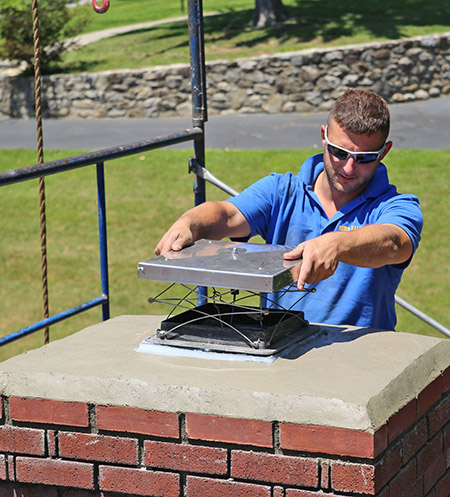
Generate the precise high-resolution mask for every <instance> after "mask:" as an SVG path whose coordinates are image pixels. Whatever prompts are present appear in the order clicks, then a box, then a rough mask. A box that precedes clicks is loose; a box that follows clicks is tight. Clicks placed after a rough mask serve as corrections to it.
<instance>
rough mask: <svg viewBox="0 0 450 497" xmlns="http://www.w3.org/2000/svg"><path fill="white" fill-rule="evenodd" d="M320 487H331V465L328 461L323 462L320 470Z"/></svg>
mask: <svg viewBox="0 0 450 497" xmlns="http://www.w3.org/2000/svg"><path fill="white" fill-rule="evenodd" d="M320 487H321V488H324V489H325V490H327V489H329V488H330V465H329V464H328V463H327V462H323V463H322V471H321V472H320Z"/></svg>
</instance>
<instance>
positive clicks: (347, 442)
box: [280, 423, 374, 457]
mask: <svg viewBox="0 0 450 497" xmlns="http://www.w3.org/2000/svg"><path fill="white" fill-rule="evenodd" d="M280 432H281V447H282V448H283V449H290V450H298V451H302V452H316V453H321V454H337V455H343V456H353V457H374V436H373V434H371V433H367V432H365V431H357V430H348V429H346V428H332V427H328V426H316V425H296V424H285V423H282V424H281V425H280Z"/></svg>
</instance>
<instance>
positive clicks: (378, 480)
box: [375, 442, 402, 491]
mask: <svg viewBox="0 0 450 497" xmlns="http://www.w3.org/2000/svg"><path fill="white" fill-rule="evenodd" d="M401 467H402V444H401V442H399V443H396V444H395V445H393V446H392V447H390V448H389V449H388V450H387V451H386V454H384V455H383V457H382V458H381V459H380V461H378V462H377V464H376V465H375V487H376V490H377V491H378V490H379V489H380V488H382V487H384V485H386V483H387V482H388V481H389V480H390V479H391V478H393V477H394V476H395V475H396V474H397V472H398V471H399V470H400V468H401Z"/></svg>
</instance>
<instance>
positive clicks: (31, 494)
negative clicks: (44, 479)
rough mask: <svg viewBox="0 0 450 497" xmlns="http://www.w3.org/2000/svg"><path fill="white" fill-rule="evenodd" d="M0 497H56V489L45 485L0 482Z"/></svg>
mask: <svg viewBox="0 0 450 497" xmlns="http://www.w3.org/2000/svg"><path fill="white" fill-rule="evenodd" d="M0 495H1V496H2V497H58V489H57V488H56V487H47V486H45V485H26V484H23V485H21V484H19V483H16V482H0Z"/></svg>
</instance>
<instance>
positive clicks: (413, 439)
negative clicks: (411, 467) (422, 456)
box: [401, 418, 428, 464]
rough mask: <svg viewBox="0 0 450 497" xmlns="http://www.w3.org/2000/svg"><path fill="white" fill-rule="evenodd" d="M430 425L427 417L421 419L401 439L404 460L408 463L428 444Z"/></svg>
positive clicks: (404, 462)
mask: <svg viewBox="0 0 450 497" xmlns="http://www.w3.org/2000/svg"><path fill="white" fill-rule="evenodd" d="M427 440H428V427H427V421H426V419H425V418H423V419H421V420H420V421H419V422H418V423H417V424H416V425H415V426H414V428H413V429H412V430H410V431H409V432H408V433H406V435H405V436H404V437H403V438H402V439H401V443H402V446H403V456H402V462H403V464H406V463H407V462H408V461H409V460H410V459H411V458H412V457H414V456H415V455H416V454H417V452H419V450H420V449H421V448H422V447H423V446H424V445H425V444H426V442H427Z"/></svg>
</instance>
